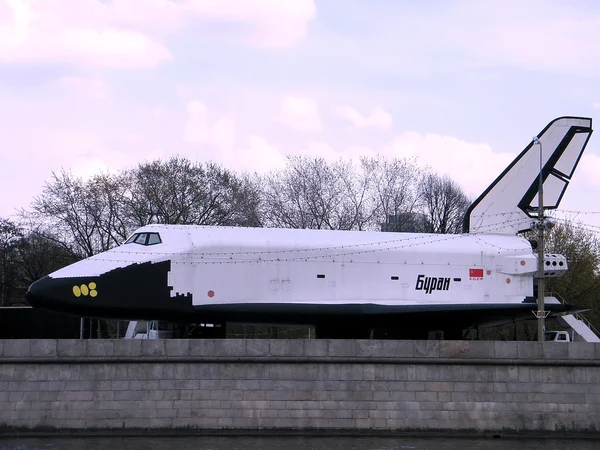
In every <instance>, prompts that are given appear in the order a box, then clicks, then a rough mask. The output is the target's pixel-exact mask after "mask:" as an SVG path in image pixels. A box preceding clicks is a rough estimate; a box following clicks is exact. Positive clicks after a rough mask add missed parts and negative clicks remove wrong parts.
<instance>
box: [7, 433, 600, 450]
mask: <svg viewBox="0 0 600 450" xmlns="http://www.w3.org/2000/svg"><path fill="white" fill-rule="evenodd" d="M137 449H151V450H218V449H228V450H254V449H267V450H296V449H298V450H313V449H315V450H405V449H406V450H450V449H460V450H471V449H484V450H517V449H533V450H537V449H540V450H541V449H544V450H592V449H600V441H594V440H578V439H564V440H561V439H535V438H523V439H506V438H501V439H493V438H468V439H466V438H440V437H435V438H404V437H398V438H391V437H202V436H199V437H176V438H158V437H156V438H153V437H146V438H139V437H121V438H119V437H115V438H99V437H98V438H96V437H85V438H55V437H49V438H35V439H34V438H21V439H14V438H11V439H0V450H137Z"/></svg>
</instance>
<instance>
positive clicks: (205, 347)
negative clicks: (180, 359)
mask: <svg viewBox="0 0 600 450" xmlns="http://www.w3.org/2000/svg"><path fill="white" fill-rule="evenodd" d="M190 355H191V356H209V357H210V356H215V339H191V340H190Z"/></svg>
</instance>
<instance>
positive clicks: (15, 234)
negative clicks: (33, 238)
mask: <svg viewBox="0 0 600 450" xmlns="http://www.w3.org/2000/svg"><path fill="white" fill-rule="evenodd" d="M21 239H23V230H22V229H21V228H20V227H19V226H17V225H16V224H15V223H13V222H11V221H10V220H8V219H1V218H0V305H2V306H4V305H6V304H8V300H9V298H10V297H12V292H13V291H14V289H15V288H16V287H18V286H17V285H18V279H19V276H18V268H19V265H18V261H17V249H18V246H19V243H20V242H21Z"/></svg>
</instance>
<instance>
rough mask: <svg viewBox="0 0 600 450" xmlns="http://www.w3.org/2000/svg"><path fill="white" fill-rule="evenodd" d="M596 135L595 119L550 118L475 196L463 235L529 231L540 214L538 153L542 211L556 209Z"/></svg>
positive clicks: (466, 217) (466, 215) (464, 224)
mask: <svg viewBox="0 0 600 450" xmlns="http://www.w3.org/2000/svg"><path fill="white" fill-rule="evenodd" d="M591 135H592V119H591V118H586V117H559V118H557V119H554V120H553V121H552V122H550V123H549V124H548V125H547V126H546V127H545V128H544V129H543V130H542V131H541V132H540V133H539V134H538V136H537V139H536V138H534V140H532V142H530V143H529V145H528V146H527V147H526V148H525V150H523V151H522V152H521V154H519V156H517V158H516V159H515V160H514V161H513V162H512V163H511V164H510V165H509V166H508V167H507V168H506V169H505V170H504V172H502V174H501V175H500V176H499V177H498V178H497V179H496V180H495V181H494V182H493V183H492V184H491V185H490V186H489V187H488V188H487V189H486V190H485V191H484V192H483V194H481V195H480V196H479V198H477V200H475V201H474V202H473V203H472V204H471V206H470V207H469V209H468V210H467V213H466V214H465V219H464V223H463V232H465V233H499V234H511V235H512V234H516V233H518V232H520V231H527V230H529V229H531V223H532V221H533V219H534V218H536V217H537V214H538V211H539V209H538V190H539V174H540V152H541V167H542V180H543V189H544V205H543V206H544V209H556V208H557V207H558V205H559V203H560V201H561V199H562V196H563V195H564V193H565V190H566V189H567V186H568V184H569V181H570V180H571V178H572V177H573V173H574V172H575V168H576V167H577V164H578V163H579V160H580V158H581V155H582V154H583V151H584V149H585V147H586V145H587V143H588V141H589V139H590V137H591Z"/></svg>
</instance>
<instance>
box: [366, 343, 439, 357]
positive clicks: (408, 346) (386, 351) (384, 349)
mask: <svg viewBox="0 0 600 450" xmlns="http://www.w3.org/2000/svg"><path fill="white" fill-rule="evenodd" d="M419 342H420V341H419ZM426 342H427V341H426ZM375 356H379V357H382V358H412V357H413V356H423V355H417V353H416V347H415V342H413V341H396V340H393V341H387V340H386V341H381V355H375Z"/></svg>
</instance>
